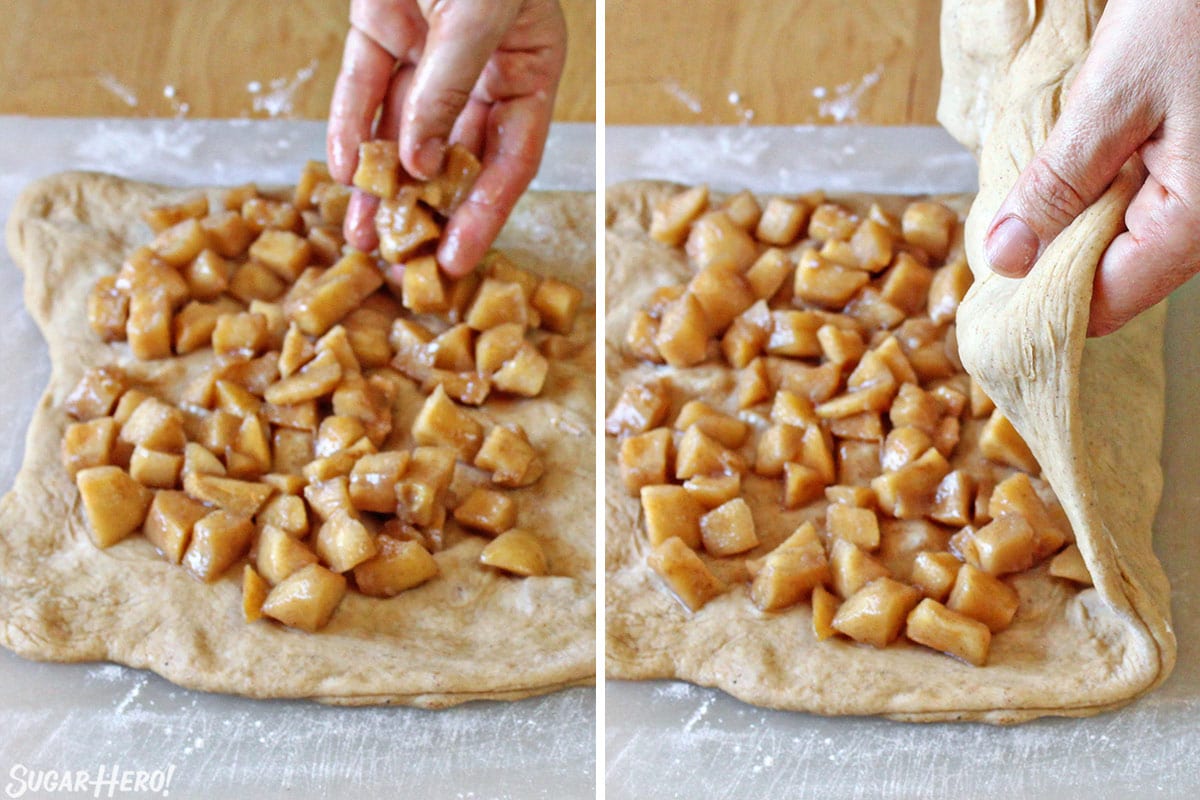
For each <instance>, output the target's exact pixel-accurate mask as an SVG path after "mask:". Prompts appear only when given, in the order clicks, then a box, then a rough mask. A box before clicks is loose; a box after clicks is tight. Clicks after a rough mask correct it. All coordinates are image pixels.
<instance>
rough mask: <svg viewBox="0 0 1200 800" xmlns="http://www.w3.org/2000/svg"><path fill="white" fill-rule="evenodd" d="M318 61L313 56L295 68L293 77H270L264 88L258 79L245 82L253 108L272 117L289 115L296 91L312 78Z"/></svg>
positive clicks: (318, 63)
mask: <svg viewBox="0 0 1200 800" xmlns="http://www.w3.org/2000/svg"><path fill="white" fill-rule="evenodd" d="M320 63H321V62H320V61H319V60H318V59H315V58H314V59H313V60H311V61H309V62H308V64H307V65H306V66H303V67H301V68H300V69H298V70H296V74H295V75H294V76H293V77H291V78H274V79H272V80H271V81H270V82H269V83H268V84H267V88H266V89H264V88H263V85H262V83H261V82H260V81H250V82H249V83H247V84H246V91H247V92H249V93H250V95H251V96H252V97H253V100H252V101H251V104H252V106H253V108H254V110H255V111H256V112H258V113H260V114H266V115H267V116H268V117H271V118H272V119H274V118H275V117H280V116H286V115H291V113H292V111H293V110H294V102H295V98H296V91H297V90H298V89H299V88H300V87H301V86H303V85H304V84H306V83H308V82H309V81H310V80H312V77H313V75H315V74H316V72H317V66H318V65H320Z"/></svg>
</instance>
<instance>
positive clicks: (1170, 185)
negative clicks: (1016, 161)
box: [984, 0, 1200, 336]
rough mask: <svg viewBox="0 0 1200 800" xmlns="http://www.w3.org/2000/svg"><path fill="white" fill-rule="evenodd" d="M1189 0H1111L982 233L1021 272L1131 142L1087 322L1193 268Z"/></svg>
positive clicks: (1105, 326) (1096, 190)
mask: <svg viewBox="0 0 1200 800" xmlns="http://www.w3.org/2000/svg"><path fill="white" fill-rule="evenodd" d="M1197 41H1200V6H1197V4H1196V3H1195V2H1193V0H1159V1H1158V2H1154V3H1145V2H1138V0H1112V1H1111V2H1110V3H1109V4H1108V6H1107V8H1106V9H1105V11H1104V13H1103V14H1102V15H1101V18H1100V22H1099V24H1098V25H1097V27H1096V32H1095V35H1094V37H1093V39H1092V48H1091V51H1090V53H1089V54H1088V57H1087V59H1086V60H1085V61H1084V63H1083V65H1082V67H1081V68H1080V70H1079V73H1078V76H1077V77H1076V78H1075V82H1074V84H1073V85H1072V86H1071V88H1070V93H1069V95H1068V96H1067V100H1066V104H1065V106H1064V108H1063V111H1062V115H1061V116H1060V117H1059V119H1058V121H1057V122H1056V123H1055V125H1054V129H1053V130H1052V131H1051V133H1050V136H1049V138H1048V139H1047V140H1046V143H1045V144H1044V145H1043V146H1042V148H1041V149H1040V150H1039V151H1038V153H1037V154H1036V155H1035V156H1034V158H1033V160H1032V161H1030V162H1029V164H1028V165H1027V166H1026V167H1025V169H1024V170H1023V171H1022V173H1021V175H1020V177H1019V178H1018V179H1017V182H1016V184H1015V185H1014V186H1013V188H1012V190H1011V191H1010V192H1009V194H1008V197H1007V198H1005V200H1004V202H1003V203H1002V204H1001V205H1000V209H999V210H998V211H997V212H996V216H995V218H994V219H993V220H992V223H991V225H990V226H989V229H988V233H987V236H986V238H985V240H984V244H985V251H986V253H987V259H988V261H989V263H990V265H991V267H992V269H993V270H994V271H995V272H998V273H999V274H1001V275H1006V276H1009V277H1022V276H1024V275H1025V274H1026V273H1028V272H1029V270H1030V268H1031V267H1032V266H1033V264H1034V262H1035V261H1036V260H1037V257H1038V256H1039V255H1041V253H1042V252H1044V251H1045V249H1046V247H1047V246H1048V245H1049V243H1050V242H1051V241H1052V240H1053V239H1054V237H1055V236H1057V235H1058V234H1059V233H1060V232H1062V230H1063V229H1064V228H1065V227H1066V226H1067V225H1068V224H1070V222H1071V221H1072V220H1074V219H1075V217H1077V216H1078V215H1079V214H1080V213H1082V212H1083V210H1084V209H1086V208H1087V207H1088V206H1089V205H1091V204H1092V203H1093V202H1094V201H1095V200H1096V199H1097V198H1099V197H1100V195H1101V194H1103V193H1104V191H1105V189H1107V188H1108V185H1109V184H1110V183H1111V181H1112V180H1113V178H1115V177H1116V175H1117V173H1118V171H1120V169H1121V166H1122V165H1123V164H1124V163H1125V162H1126V161H1127V160H1128V159H1129V158H1130V157H1131V156H1133V155H1134V154H1135V153H1137V154H1140V155H1141V158H1142V161H1143V162H1144V164H1145V166H1146V169H1147V172H1148V176H1147V177H1146V180H1145V182H1144V184H1143V185H1142V187H1141V189H1140V190H1139V191H1138V193H1137V195H1136V196H1135V197H1134V199H1133V202H1132V203H1131V204H1130V206H1129V209H1128V210H1127V211H1126V212H1125V225H1126V228H1127V230H1126V231H1125V232H1124V233H1121V234H1120V235H1119V236H1117V238H1116V239H1115V240H1114V241H1113V242H1112V244H1110V245H1109V247H1108V249H1107V250H1106V251H1105V253H1104V255H1103V257H1102V258H1101V260H1100V265H1099V268H1098V270H1097V272H1096V281H1095V292H1094V295H1093V298H1092V307H1091V318H1090V322H1089V325H1088V334H1089V335H1091V336H1103V335H1104V334H1107V333H1111V332H1112V331H1115V330H1117V329H1118V328H1120V327H1121V326H1122V325H1124V324H1125V323H1126V322H1128V321H1129V320H1130V319H1132V318H1133V317H1134V316H1136V315H1137V314H1138V313H1139V312H1141V311H1143V310H1145V309H1147V308H1149V307H1150V306H1152V305H1154V304H1155V303H1157V302H1158V301H1159V300H1161V299H1163V298H1164V297H1166V296H1167V295H1168V294H1170V293H1171V291H1172V290H1173V289H1175V288H1176V287H1178V286H1180V285H1181V284H1183V283H1184V282H1186V281H1187V280H1188V278H1190V277H1191V276H1192V275H1194V274H1196V272H1198V271H1200V236H1197V235H1196V231H1197V229H1198V228H1200V49H1197V46H1196V43H1197Z"/></svg>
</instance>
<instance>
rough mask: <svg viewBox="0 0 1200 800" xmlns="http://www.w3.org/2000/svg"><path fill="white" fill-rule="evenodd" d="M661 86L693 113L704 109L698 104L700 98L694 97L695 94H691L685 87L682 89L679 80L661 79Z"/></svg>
mask: <svg viewBox="0 0 1200 800" xmlns="http://www.w3.org/2000/svg"><path fill="white" fill-rule="evenodd" d="M662 87H663V89H664V90H665V91H666V92H667V94H669V95H671V97H674V98H675V99H676V100H678V101H679V102H680V103H682V104H683V106H684V108H686V109H687V110H688V111H690V112H692V113H693V114H699V113H700V112H701V111H703V110H704V107H703V106H701V105H700V98H699V97H696V95H694V94H692V93H691V92H689V91H688V90H687V89H684V88H683V86H681V85H680V83H679V81H677V80H675V79H674V78H668V79H666V80H665V81H662Z"/></svg>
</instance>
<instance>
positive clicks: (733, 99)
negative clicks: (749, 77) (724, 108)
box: [728, 91, 754, 125]
mask: <svg viewBox="0 0 1200 800" xmlns="http://www.w3.org/2000/svg"><path fill="white" fill-rule="evenodd" d="M728 100H729V105H731V106H733V113H734V114H736V115H737V117H738V124H740V125H749V124H750V123H751V122H753V121H754V109H753V108H751V107H750V106H749V105H747V104H746V102H745V101H744V100H743V99H742V94H741V92H736V91H734V92H730V93H729V97H728Z"/></svg>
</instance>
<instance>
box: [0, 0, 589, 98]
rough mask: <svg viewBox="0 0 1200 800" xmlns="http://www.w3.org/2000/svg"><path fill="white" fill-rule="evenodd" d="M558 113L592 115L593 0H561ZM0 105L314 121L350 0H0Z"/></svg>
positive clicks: (336, 58)
mask: <svg viewBox="0 0 1200 800" xmlns="http://www.w3.org/2000/svg"><path fill="white" fill-rule="evenodd" d="M561 2H562V6H563V11H564V12H565V14H566V17H567V26H568V36H569V44H568V56H567V67H566V71H565V74H564V76H563V83H562V85H561V87H560V89H559V93H558V103H557V105H556V107H555V114H554V116H555V119H557V120H560V121H583V122H591V121H594V120H595V115H596V77H595V76H596V69H595V58H596V21H595V20H596V2H595V0H561ZM0 11H3V15H4V16H3V19H4V25H3V26H0V114H27V115H32V116H68V117H91V116H117V117H172V116H186V117H191V118H232V117H258V118H263V117H280V118H290V119H323V118H324V117H325V116H326V115H327V114H328V111H329V98H330V95H331V93H332V91H333V83H334V79H335V78H336V77H337V71H338V67H339V65H340V63H341V57H342V42H343V40H344V39H345V35H346V29H347V27H348V26H349V22H348V13H349V2H348V1H347V0H0Z"/></svg>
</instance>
